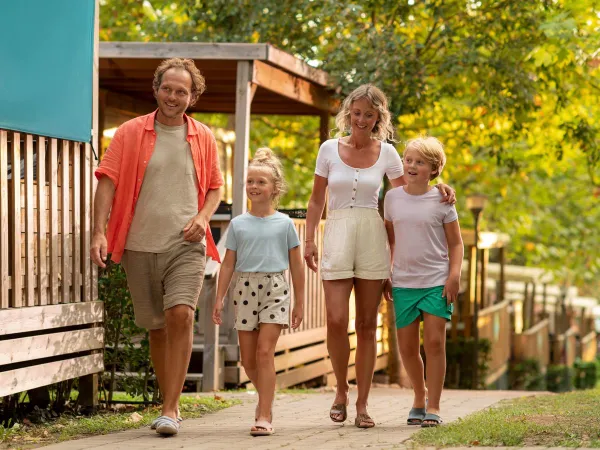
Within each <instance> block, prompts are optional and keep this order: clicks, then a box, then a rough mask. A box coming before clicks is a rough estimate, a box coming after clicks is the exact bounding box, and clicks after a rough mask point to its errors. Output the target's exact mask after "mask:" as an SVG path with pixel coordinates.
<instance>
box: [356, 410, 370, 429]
mask: <svg viewBox="0 0 600 450" xmlns="http://www.w3.org/2000/svg"><path fill="white" fill-rule="evenodd" d="M354 426H355V427H357V428H373V427H374V426H375V421H374V420H373V419H372V418H371V416H369V415H368V414H366V413H363V414H359V415H357V416H356V419H354Z"/></svg>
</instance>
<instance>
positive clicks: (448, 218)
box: [383, 186, 458, 288]
mask: <svg viewBox="0 0 600 450" xmlns="http://www.w3.org/2000/svg"><path fill="white" fill-rule="evenodd" d="M441 199H442V194H441V193H440V191H439V190H438V189H437V188H436V187H434V188H433V189H431V190H430V191H429V192H427V193H425V194H423V195H410V194H407V193H406V191H405V190H404V187H402V186H400V187H397V188H395V189H391V190H389V191H388V193H387V194H386V196H385V200H384V203H383V205H384V210H383V211H384V212H383V216H384V218H385V220H389V221H390V222H392V223H393V224H394V237H395V247H394V266H393V269H392V286H394V287H403V288H429V287H435V286H443V285H445V284H446V280H447V279H448V273H449V270H450V260H449V258H448V243H447V241H446V233H445V232H444V224H445V223H450V222H454V221H455V220H458V214H457V212H456V208H455V207H454V205H449V204H447V203H440V200H441Z"/></svg>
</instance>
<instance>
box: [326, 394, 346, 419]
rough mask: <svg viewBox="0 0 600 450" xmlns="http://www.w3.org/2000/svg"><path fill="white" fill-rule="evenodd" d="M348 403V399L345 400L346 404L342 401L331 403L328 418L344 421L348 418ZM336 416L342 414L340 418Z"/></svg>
mask: <svg viewBox="0 0 600 450" xmlns="http://www.w3.org/2000/svg"><path fill="white" fill-rule="evenodd" d="M349 403H350V399H348V400H346V404H344V403H334V404H333V405H331V409H330V410H329V418H330V419H331V420H333V421H334V422H336V423H342V422H345V421H346V419H347V418H348V404H349ZM337 416H342V417H341V419H340V418H338V417H337Z"/></svg>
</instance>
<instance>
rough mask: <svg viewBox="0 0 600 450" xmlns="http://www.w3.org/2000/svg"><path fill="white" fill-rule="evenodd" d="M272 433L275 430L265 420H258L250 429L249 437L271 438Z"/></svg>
mask: <svg viewBox="0 0 600 450" xmlns="http://www.w3.org/2000/svg"><path fill="white" fill-rule="evenodd" d="M273 433H275V428H273V425H271V424H270V423H269V422H267V421H266V420H259V421H257V422H256V423H255V424H254V426H253V427H252V428H250V436H271V435H272V434H273Z"/></svg>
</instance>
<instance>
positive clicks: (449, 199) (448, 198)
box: [437, 183, 456, 205]
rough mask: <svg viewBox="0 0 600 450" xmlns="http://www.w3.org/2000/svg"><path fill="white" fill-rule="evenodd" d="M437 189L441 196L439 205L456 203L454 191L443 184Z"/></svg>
mask: <svg viewBox="0 0 600 450" xmlns="http://www.w3.org/2000/svg"><path fill="white" fill-rule="evenodd" d="M437 188H438V189H439V190H440V192H441V193H442V195H443V198H442V200H440V203H448V204H449V205H454V204H455V203H456V191H455V190H454V189H452V188H451V187H450V186H448V185H447V184H444V183H440V184H438V185H437Z"/></svg>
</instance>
